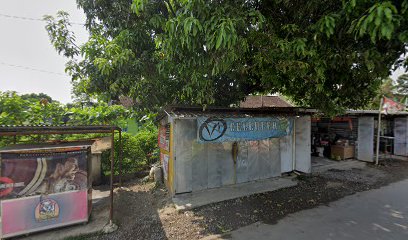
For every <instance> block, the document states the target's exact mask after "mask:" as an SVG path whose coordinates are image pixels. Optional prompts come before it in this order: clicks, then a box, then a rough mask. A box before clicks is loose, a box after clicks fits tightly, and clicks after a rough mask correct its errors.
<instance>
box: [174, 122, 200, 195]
mask: <svg viewBox="0 0 408 240" xmlns="http://www.w3.org/2000/svg"><path fill="white" fill-rule="evenodd" d="M174 138H175V180H176V186H175V189H176V193H185V192H191V191H192V190H193V185H192V182H193V175H192V167H193V166H192V160H193V154H192V153H193V151H192V150H193V146H192V145H193V141H194V140H195V139H196V138H197V121H195V120H191V119H182V120H175V136H174Z"/></svg>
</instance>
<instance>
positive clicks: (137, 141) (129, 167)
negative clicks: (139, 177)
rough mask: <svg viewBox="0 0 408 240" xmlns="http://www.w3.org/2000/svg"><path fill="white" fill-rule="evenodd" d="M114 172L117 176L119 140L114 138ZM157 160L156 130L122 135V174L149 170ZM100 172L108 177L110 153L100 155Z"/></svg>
mask: <svg viewBox="0 0 408 240" xmlns="http://www.w3.org/2000/svg"><path fill="white" fill-rule="evenodd" d="M115 149H116V150H115V160H114V167H115V168H114V172H115V175H118V174H119V138H118V137H117V136H116V138H115ZM158 159H159V156H158V147H157V130H156V129H144V130H141V131H140V132H138V133H137V134H136V135H132V134H128V133H122V172H123V173H133V172H138V171H142V170H146V169H148V168H149V165H150V164H152V163H154V162H156V161H157V160H158ZM102 171H103V173H104V174H105V175H110V151H105V152H104V153H103V154H102Z"/></svg>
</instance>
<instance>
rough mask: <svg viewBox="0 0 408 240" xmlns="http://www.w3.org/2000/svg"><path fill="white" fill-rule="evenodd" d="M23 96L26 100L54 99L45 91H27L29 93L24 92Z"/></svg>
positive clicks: (49, 100) (50, 100)
mask: <svg viewBox="0 0 408 240" xmlns="http://www.w3.org/2000/svg"><path fill="white" fill-rule="evenodd" d="M21 98H22V99H24V100H29V101H39V102H40V101H41V100H44V99H45V100H47V101H48V102H49V103H50V102H52V101H54V100H53V99H52V98H51V97H50V96H48V95H47V94H45V93H27V94H22V95H21Z"/></svg>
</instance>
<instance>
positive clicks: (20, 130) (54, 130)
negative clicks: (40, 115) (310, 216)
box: [0, 125, 121, 136]
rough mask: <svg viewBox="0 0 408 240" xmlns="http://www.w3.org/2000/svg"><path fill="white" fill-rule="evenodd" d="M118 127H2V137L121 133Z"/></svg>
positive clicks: (0, 128) (0, 127)
mask: <svg viewBox="0 0 408 240" xmlns="http://www.w3.org/2000/svg"><path fill="white" fill-rule="evenodd" d="M120 130H121V129H120V128H119V127H116V126H110V125H79V126H70V125H21V126H10V125H1V126H0V136H1V135H14V134H28V133H31V134H71V133H108V132H111V131H120Z"/></svg>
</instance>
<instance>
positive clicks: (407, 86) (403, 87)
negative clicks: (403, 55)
mask: <svg viewBox="0 0 408 240" xmlns="http://www.w3.org/2000/svg"><path fill="white" fill-rule="evenodd" d="M396 90H397V93H398V94H401V95H404V96H408V74H407V73H405V74H402V75H401V76H399V77H398V79H397V89H396Z"/></svg>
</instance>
